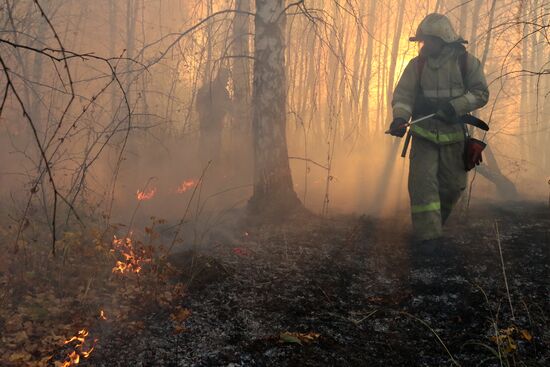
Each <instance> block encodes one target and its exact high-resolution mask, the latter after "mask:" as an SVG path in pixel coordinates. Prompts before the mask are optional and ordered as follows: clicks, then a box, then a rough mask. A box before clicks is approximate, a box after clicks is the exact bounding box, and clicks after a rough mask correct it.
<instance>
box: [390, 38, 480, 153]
mask: <svg viewBox="0 0 550 367" xmlns="http://www.w3.org/2000/svg"><path fill="white" fill-rule="evenodd" d="M463 53H466V50H465V48H464V47H463V46H461V45H458V44H456V43H455V44H448V45H446V46H445V47H444V48H443V50H442V52H441V54H440V55H439V56H438V57H437V58H431V57H426V56H422V57H424V58H425V61H424V65H423V67H421V68H419V66H418V63H419V62H420V61H419V60H420V57H415V58H414V59H412V60H411V61H410V62H409V64H408V65H407V67H406V68H405V70H404V72H403V75H402V76H401V79H400V80H399V82H398V83H397V86H396V88H395V91H394V93H393V100H392V108H393V117H394V119H395V118H398V117H400V118H403V119H405V120H408V119H409V118H410V117H411V116H413V117H414V118H418V117H421V116H422V115H423V114H427V113H426V112H424V113H422V112H420V111H415V102H418V101H417V99H418V98H422V96H421V94H423V95H424V97H425V99H426V100H427V101H428V102H429V104H430V105H432V106H434V107H435V108H437V106H441V105H442V104H444V103H445V102H450V103H451V104H452V105H453V107H454V109H455V111H456V113H457V115H458V116H462V115H465V114H467V113H469V112H471V111H473V110H476V109H478V108H480V107H483V106H485V104H487V101H488V100H489V89H488V87H487V81H486V80H485V75H484V73H483V68H482V66H481V63H480V61H479V60H478V59H477V58H476V57H475V56H473V55H471V54H469V53H467V54H466V59H465V71H466V73H465V75H464V78H463V76H462V71H461V66H460V62H459V59H460V55H461V54H463ZM419 69H421V70H422V71H421V79H422V80H420V81H419V80H418V79H419V78H418V77H419V72H420V70H419ZM432 112H435V111H432ZM411 133H412V134H413V135H415V136H419V137H422V138H425V139H428V140H430V141H432V142H434V143H436V144H451V143H456V142H459V141H463V140H464V138H465V136H464V127H463V126H462V124H460V123H451V122H447V121H440V120H436V119H428V120H425V121H422V122H420V123H418V124H415V125H413V126H411Z"/></svg>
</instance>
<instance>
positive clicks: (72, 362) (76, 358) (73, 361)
mask: <svg viewBox="0 0 550 367" xmlns="http://www.w3.org/2000/svg"><path fill="white" fill-rule="evenodd" d="M88 335H89V331H88V330H86V329H82V330H80V331H79V332H78V333H77V334H76V335H75V336H73V337H71V338H70V339H67V340H65V342H64V343H63V344H65V345H67V344H69V343H72V342H74V341H76V343H75V344H76V345H75V346H74V350H73V351H72V352H71V353H69V355H68V356H67V358H68V361H65V362H63V364H62V365H61V366H62V367H70V366H76V365H77V364H79V363H80V357H83V358H88V357H89V356H90V354H91V353H92V351H93V350H94V348H95V346H92V347H91V348H90V349H89V350H87V351H84V350H83V347H84V343H85V342H86V337H87V336H88ZM96 341H97V340H94V343H95V342H96ZM78 349H79V350H80V353H79V352H77V350H78Z"/></svg>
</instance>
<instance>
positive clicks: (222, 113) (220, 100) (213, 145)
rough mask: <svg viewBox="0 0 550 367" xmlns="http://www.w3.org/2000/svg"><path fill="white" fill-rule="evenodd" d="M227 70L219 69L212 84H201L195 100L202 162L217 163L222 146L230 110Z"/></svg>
mask: <svg viewBox="0 0 550 367" xmlns="http://www.w3.org/2000/svg"><path fill="white" fill-rule="evenodd" d="M228 81H229V70H228V69H225V68H223V67H220V69H219V70H218V74H217V75H216V78H215V79H214V80H212V82H207V83H205V84H203V85H202V86H201V87H200V88H199V90H198V92H197V99H196V109H197V112H198V115H199V116H198V117H199V129H200V140H199V153H200V157H201V159H202V160H203V161H204V162H203V166H204V164H205V163H206V162H208V161H209V160H212V161H214V163H216V164H217V163H218V161H219V159H220V158H221V156H220V149H221V145H222V132H223V127H224V121H225V119H226V116H227V114H228V113H229V112H230V110H231V97H230V96H229V92H228V90H227V83H228Z"/></svg>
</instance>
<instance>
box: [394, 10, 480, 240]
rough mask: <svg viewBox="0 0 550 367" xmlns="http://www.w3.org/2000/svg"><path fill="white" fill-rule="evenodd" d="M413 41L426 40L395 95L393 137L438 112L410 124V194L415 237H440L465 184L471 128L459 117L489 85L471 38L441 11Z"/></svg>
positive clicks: (475, 104) (426, 21) (430, 17)
mask: <svg viewBox="0 0 550 367" xmlns="http://www.w3.org/2000/svg"><path fill="white" fill-rule="evenodd" d="M410 40H411V41H417V42H421V44H422V48H421V50H420V54H419V56H417V57H415V58H414V59H412V60H411V61H410V62H409V64H408V65H407V67H406V68H405V70H404V72H403V75H402V77H401V79H400V80H399V82H398V83H397V87H396V88H395V91H394V94H393V101H392V108H393V117H394V119H393V122H392V123H391V126H390V130H391V134H392V135H394V136H398V137H402V136H403V135H404V134H405V133H406V128H405V126H404V125H405V124H406V123H407V121H408V120H409V119H410V118H411V117H412V118H413V119H416V118H419V117H422V116H426V115H429V114H431V113H436V117H435V118H432V119H428V120H425V121H422V122H420V123H418V124H414V125H412V126H411V129H410V133H411V134H412V148H411V153H410V170H409V182H408V187H409V196H410V202H411V213H412V222H413V230H414V235H415V238H416V240H418V241H425V240H433V239H437V238H440V237H441V236H442V227H443V225H444V224H445V221H446V220H447V219H448V217H449V215H450V214H451V211H452V208H453V206H454V205H455V204H456V202H457V201H458V199H459V197H460V195H461V193H462V192H463V190H464V189H465V187H466V179H467V172H466V169H465V167H464V160H463V157H464V149H465V140H466V128H465V126H464V124H462V123H460V116H462V115H465V114H467V113H469V112H471V111H474V110H476V109H478V108H480V107H483V106H484V105H485V104H486V103H487V101H488V99H489V90H488V87H487V82H486V80H485V76H484V73H483V67H482V65H481V63H480V61H479V60H478V59H477V58H476V57H475V56H473V55H471V54H469V53H468V52H467V51H466V49H465V47H464V46H463V44H464V43H466V41H465V40H464V39H463V38H462V37H460V36H459V35H458V34H457V33H456V32H455V31H454V29H453V27H452V25H451V22H450V21H449V19H448V18H447V17H446V16H444V15H442V14H437V13H433V14H429V15H428V16H426V18H424V20H422V22H421V23H420V25H419V26H418V30H417V32H416V35H415V37H411V38H410Z"/></svg>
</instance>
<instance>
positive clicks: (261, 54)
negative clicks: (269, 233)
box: [248, 0, 300, 217]
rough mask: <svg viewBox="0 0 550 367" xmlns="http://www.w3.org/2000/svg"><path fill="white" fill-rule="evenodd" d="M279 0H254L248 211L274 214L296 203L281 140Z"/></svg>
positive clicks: (283, 86) (282, 32)
mask: <svg viewBox="0 0 550 367" xmlns="http://www.w3.org/2000/svg"><path fill="white" fill-rule="evenodd" d="M284 7H285V1H284V0H256V16H255V21H254V24H255V35H254V41H255V49H254V59H255V60H254V82H253V90H252V105H253V117H252V135H253V146H254V193H253V196H252V198H251V199H250V201H249V203H248V204H249V209H250V211H251V212H252V213H255V214H263V215H266V216H268V217H272V216H273V217H276V216H281V215H285V214H287V213H289V212H290V211H292V210H293V209H295V208H297V207H298V206H299V205H300V201H299V200H298V197H297V195H296V193H295V192H294V188H293V184H292V176H291V173H290V165H289V161H288V149H287V143H286V75H285V54H284V50H285V25H286V17H285V15H284V13H283V12H284Z"/></svg>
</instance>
